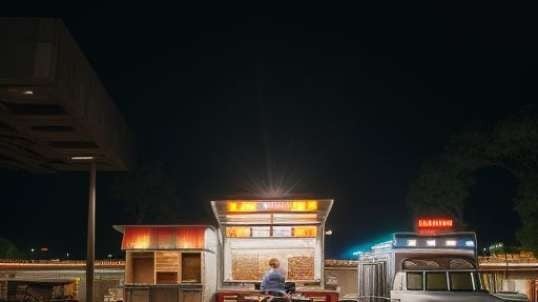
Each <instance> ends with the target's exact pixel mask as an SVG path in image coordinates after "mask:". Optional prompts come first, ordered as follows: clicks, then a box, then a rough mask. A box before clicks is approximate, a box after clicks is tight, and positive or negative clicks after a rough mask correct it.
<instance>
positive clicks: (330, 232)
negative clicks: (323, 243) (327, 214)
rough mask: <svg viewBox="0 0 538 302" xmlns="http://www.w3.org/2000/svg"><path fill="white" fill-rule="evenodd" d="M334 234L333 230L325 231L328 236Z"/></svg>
mask: <svg viewBox="0 0 538 302" xmlns="http://www.w3.org/2000/svg"><path fill="white" fill-rule="evenodd" d="M332 234H333V230H326V231H325V235H326V236H331V235H332Z"/></svg>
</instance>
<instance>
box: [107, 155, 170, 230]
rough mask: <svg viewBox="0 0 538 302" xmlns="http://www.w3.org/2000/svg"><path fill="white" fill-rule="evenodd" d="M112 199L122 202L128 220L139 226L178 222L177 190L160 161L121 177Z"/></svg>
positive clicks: (115, 186)
mask: <svg viewBox="0 0 538 302" xmlns="http://www.w3.org/2000/svg"><path fill="white" fill-rule="evenodd" d="M111 192H112V196H113V198H114V199H116V200H119V201H121V202H122V203H123V208H124V209H125V212H126V217H127V221H128V222H129V223H136V224H166V223H176V222H177V213H178V205H179V197H178V192H177V187H176V185H175V183H174V179H173V177H170V176H169V174H168V173H167V171H166V169H165V165H164V164H163V163H161V162H159V161H154V162H149V163H147V164H142V165H139V166H138V167H137V168H136V169H135V170H133V171H130V172H128V173H126V174H124V175H121V176H118V177H117V178H116V179H115V181H114V182H113V184H112V189H111Z"/></svg>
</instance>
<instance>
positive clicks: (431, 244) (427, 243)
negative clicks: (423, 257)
mask: <svg viewBox="0 0 538 302" xmlns="http://www.w3.org/2000/svg"><path fill="white" fill-rule="evenodd" d="M436 244H437V243H436V242H435V240H426V245H427V246H435V245H436Z"/></svg>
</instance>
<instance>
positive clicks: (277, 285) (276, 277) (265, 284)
mask: <svg viewBox="0 0 538 302" xmlns="http://www.w3.org/2000/svg"><path fill="white" fill-rule="evenodd" d="M285 281H286V280H285V279H284V274H283V272H282V271H281V270H279V269H274V268H272V269H270V270H269V271H268V272H267V273H266V274H265V276H263V280H262V284H261V285H260V289H261V290H263V291H271V290H274V291H283V290H285V289H286V286H285Z"/></svg>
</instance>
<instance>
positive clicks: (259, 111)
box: [0, 7, 538, 258]
mask: <svg viewBox="0 0 538 302" xmlns="http://www.w3.org/2000/svg"><path fill="white" fill-rule="evenodd" d="M139 9H141V12H143V8H142V7H140V8H139ZM421 9H426V8H424V7H422V8H421ZM427 9H431V11H429V12H428V13H423V12H422V11H421V10H419V9H418V8H417V9H414V8H410V7H408V8H407V10H401V9H400V8H397V7H391V9H390V11H389V10H388V8H383V10H379V9H377V10H375V12H374V11H370V9H366V8H365V9H355V10H351V8H349V9H346V8H344V7H340V8H338V9H334V11H333V10H332V9H331V11H329V10H328V9H327V10H319V11H317V12H313V11H310V10H308V11H306V10H303V9H293V10H291V9H286V10H283V9H281V10H279V11H278V13H275V11H277V10H276V8H272V9H271V10H269V9H268V8H263V7H260V8H257V9H254V8H252V9H250V8H245V7H242V8H233V7H226V8H224V7H223V8H213V9H212V10H206V9H202V8H197V9H190V8H189V9H187V8H185V9H179V10H174V11H170V12H168V13H167V14H162V12H161V13H160V14H155V15H149V13H145V14H143V15H140V14H139V15H134V14H130V13H126V12H125V11H124V12H122V10H119V9H118V8H116V10H114V12H110V10H109V8H105V7H103V8H100V9H95V11H91V13H90V12H81V11H78V13H77V11H73V12H67V11H64V10H56V11H48V12H42V13H39V14H35V15H36V16H37V15H39V16H54V17H60V18H62V19H63V20H64V22H65V23H66V25H67V27H68V28H69V30H70V32H71V33H72V35H73V36H74V38H75V39H76V40H77V42H78V43H79V45H80V47H81V48H82V50H83V52H84V53H85V54H86V56H87V57H88V59H89V60H90V62H91V63H92V65H93V67H94V69H95V70H96V71H97V73H98V74H99V76H100V78H101V80H102V81H103V83H104V85H105V86H106V88H107V89H108V90H109V93H110V94H111V95H112V96H113V98H114V99H115V101H116V103H117V105H118V107H119V108H120V111H121V112H122V113H123V114H124V116H125V118H126V120H127V123H128V125H129V126H130V128H131V129H132V131H133V133H134V134H135V136H136V142H137V152H138V155H139V159H140V161H141V162H149V161H153V160H160V161H162V162H164V163H165V164H166V166H167V169H168V170H169V171H171V175H172V176H173V177H174V179H175V181H176V182H177V185H178V188H179V191H180V195H181V200H182V201H181V202H182V204H181V206H182V208H183V209H184V211H182V213H179V214H178V216H179V217H188V218H191V220H198V221H201V222H211V221H212V214H211V213H210V212H209V211H208V206H207V204H208V201H209V200H210V199H211V198H216V197H218V196H227V195H229V194H231V193H234V192H239V191H242V190H245V189H251V190H252V188H253V187H254V185H253V184H263V183H268V182H269V181H270V180H271V181H273V182H274V183H277V182H282V183H283V187H284V189H290V188H293V190H292V192H294V193H310V194H313V195H316V196H322V197H333V198H334V199H335V206H334V207H333V211H332V213H331V215H330V218H329V221H328V227H329V228H332V229H333V231H334V235H333V236H331V237H329V238H328V240H327V254H328V256H331V257H346V256H350V253H351V252H352V251H353V250H354V249H356V248H358V247H359V246H361V245H363V244H366V243H368V242H371V241H375V240H378V239H379V240H380V239H382V238H386V237H387V235H388V234H390V233H391V232H395V231H405V230H410V229H411V226H412V221H411V215H410V211H409V210H408V208H407V207H406V204H405V197H406V194H407V190H408V188H409V184H410V182H412V180H413V177H414V176H415V175H416V174H417V173H418V168H419V166H420V163H421V162H422V161H423V160H426V159H428V158H430V157H432V156H435V155H436V154H438V153H439V152H441V151H442V150H443V148H444V146H445V145H446V144H447V142H448V140H449V138H450V135H452V134H455V133H457V131H458V130H460V129H462V128H464V127H465V126H467V125H469V124H472V123H474V122H476V121H481V122H484V123H493V122H495V121H496V120H498V119H500V118H503V117H505V116H506V115H507V114H510V113H514V112H517V111H518V110H519V109H521V108H522V107H523V106H524V105H527V104H531V103H534V102H535V101H536V100H537V96H538V93H537V92H536V82H537V79H538V77H537V76H536V70H537V67H538V56H537V55H536V54H537V53H538V49H537V47H536V44H535V41H534V40H535V39H536V35H535V34H536V28H537V27H536V24H535V23H533V22H535V21H531V19H527V18H526V16H524V15H518V14H511V12H509V10H500V9H499V10H498V11H491V10H489V9H486V8H479V9H471V8H469V7H467V8H465V9H461V10H460V9H457V10H456V9H455V10H449V9H446V8H441V7H438V8H432V7H430V8H427ZM98 12H100V13H98ZM103 12H108V14H104V13H103ZM19 15H21V14H20V13H19ZM113 177H114V174H113V173H99V174H98V192H97V197H98V199H97V206H98V208H97V213H98V217H97V220H98V226H97V231H98V232H97V257H99V258H101V257H105V255H107V254H108V253H112V254H114V255H120V254H119V246H120V236H119V233H117V232H116V231H114V230H113V229H112V227H111V226H112V225H113V224H121V223H128V221H125V220H124V218H123V217H122V213H123V211H122V209H121V206H120V204H119V203H118V202H116V201H114V200H113V199H112V198H111V197H110V193H109V191H110V190H109V187H110V183H111V180H112V179H113ZM0 181H1V183H2V197H1V200H2V203H1V205H2V209H1V210H0V237H5V238H8V239H10V240H12V241H13V242H15V243H16V244H17V245H18V246H19V247H20V248H21V249H29V248H31V247H41V246H48V247H49V248H50V250H51V252H50V253H51V254H53V255H63V254H64V253H65V252H67V251H69V252H70V253H71V255H72V257H73V258H82V257H84V250H85V219H86V205H87V175H85V174H84V173H58V174H52V175H30V174H25V173H20V172H12V171H5V170H0ZM516 185H517V184H516V183H515V182H514V180H513V178H511V176H510V175H506V173H505V172H504V171H497V170H495V169H485V170H484V171H479V172H478V173H477V184H476V185H475V187H473V191H472V194H471V200H470V202H469V205H468V207H467V209H466V210H467V214H466V215H467V217H468V221H469V222H470V225H471V227H472V228H474V229H475V230H477V231H478V232H479V236H480V238H479V240H480V241H481V244H482V245H487V244H489V243H490V242H491V241H493V240H504V241H507V242H510V241H511V240H512V241H513V240H514V234H513V233H514V231H515V230H516V229H517V226H518V223H519V221H518V217H517V215H516V214H515V213H514V212H513V211H512V208H513V204H512V201H511V199H512V197H513V194H514V191H515V187H516ZM155 202H158V200H156V201H155ZM498 219H500V220H501V221H503V223H502V224H501V223H496V222H492V221H498ZM503 226H504V227H503ZM486 230H488V232H487V233H485V231H486ZM481 234H483V236H481Z"/></svg>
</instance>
